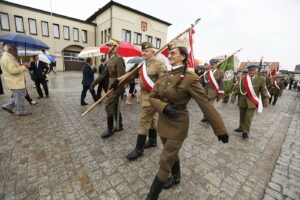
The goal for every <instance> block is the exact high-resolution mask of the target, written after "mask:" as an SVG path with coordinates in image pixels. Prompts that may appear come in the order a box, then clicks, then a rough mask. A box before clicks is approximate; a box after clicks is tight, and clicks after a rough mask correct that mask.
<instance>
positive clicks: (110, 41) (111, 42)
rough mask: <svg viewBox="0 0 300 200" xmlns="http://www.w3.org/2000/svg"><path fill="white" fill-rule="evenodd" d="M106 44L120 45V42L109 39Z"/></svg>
mask: <svg viewBox="0 0 300 200" xmlns="http://www.w3.org/2000/svg"><path fill="white" fill-rule="evenodd" d="M106 45H107V46H117V47H120V44H119V42H118V41H117V40H109V41H108V42H107V43H106Z"/></svg>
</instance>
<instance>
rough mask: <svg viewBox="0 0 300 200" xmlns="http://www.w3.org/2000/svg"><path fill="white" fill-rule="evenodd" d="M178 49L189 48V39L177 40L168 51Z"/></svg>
mask: <svg viewBox="0 0 300 200" xmlns="http://www.w3.org/2000/svg"><path fill="white" fill-rule="evenodd" d="M178 47H185V48H187V49H188V48H189V42H188V41H187V39H185V38H184V39H180V38H177V39H175V40H173V41H171V42H170V43H169V45H168V49H169V50H171V49H175V48H178Z"/></svg>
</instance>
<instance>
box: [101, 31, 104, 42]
mask: <svg viewBox="0 0 300 200" xmlns="http://www.w3.org/2000/svg"><path fill="white" fill-rule="evenodd" d="M103 43H104V40H103V31H101V44H103Z"/></svg>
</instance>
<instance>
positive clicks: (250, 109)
mask: <svg viewBox="0 0 300 200" xmlns="http://www.w3.org/2000/svg"><path fill="white" fill-rule="evenodd" d="M252 85H253V89H254V91H255V94H256V95H257V97H259V94H261V98H262V102H263V105H267V104H268V98H267V90H266V83H265V79H264V78H262V77H261V76H254V77H253V79H252ZM236 96H238V97H239V98H238V106H239V109H240V125H239V128H240V129H242V130H243V132H244V133H247V134H249V132H250V126H251V122H252V118H253V115H254V113H255V109H256V104H255V103H254V102H253V101H251V99H250V98H249V97H248V95H247V93H246V90H245V86H244V77H242V78H241V79H240V83H239V87H236V88H235V90H234V92H233V94H232V96H231V99H232V100H233V101H234V100H235V99H236Z"/></svg>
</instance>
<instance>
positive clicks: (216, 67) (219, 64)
mask: <svg viewBox="0 0 300 200" xmlns="http://www.w3.org/2000/svg"><path fill="white" fill-rule="evenodd" d="M242 50H243V49H239V50H237V51H236V52H234V53H232V54H231V55H230V56H227V57H226V58H225V59H224V60H222V61H221V62H219V63H218V64H217V66H216V68H217V67H218V66H219V65H221V64H222V63H223V62H225V61H226V60H228V59H229V58H230V57H231V56H233V55H235V54H237V53H238V52H240V51H242ZM204 75H205V73H203V74H202V75H201V76H199V78H202V76H204Z"/></svg>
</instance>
